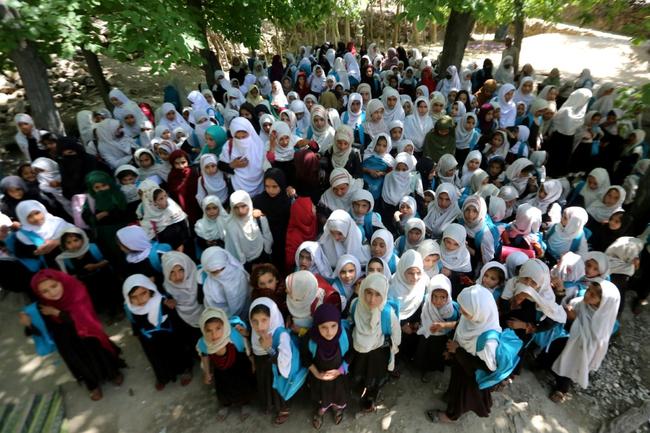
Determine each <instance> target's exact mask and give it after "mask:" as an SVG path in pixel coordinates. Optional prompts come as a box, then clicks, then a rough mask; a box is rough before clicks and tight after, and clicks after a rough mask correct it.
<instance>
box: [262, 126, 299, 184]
mask: <svg viewBox="0 0 650 433" xmlns="http://www.w3.org/2000/svg"><path fill="white" fill-rule="evenodd" d="M298 140H299V138H298V137H296V136H295V135H293V134H292V133H291V130H290V129H289V126H288V125H287V124H286V123H284V122H282V121H277V122H275V123H274V124H273V126H272V127H271V135H270V136H269V143H268V146H269V150H268V152H267V153H266V158H267V159H268V161H269V162H270V163H271V166H272V167H273V168H275V169H278V170H280V171H282V173H284V175H285V177H286V178H287V179H288V182H289V184H290V185H295V175H294V173H295V171H296V164H295V162H294V157H295V154H296V143H297V142H298Z"/></svg>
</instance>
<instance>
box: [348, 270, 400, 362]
mask: <svg viewBox="0 0 650 433" xmlns="http://www.w3.org/2000/svg"><path fill="white" fill-rule="evenodd" d="M366 289H372V290H374V291H376V292H377V293H379V294H380V295H381V297H382V303H381V305H379V306H378V307H377V308H370V307H369V306H368V304H366V301H365V297H364V296H363V294H364V291H365V290H366ZM387 296H388V280H387V279H386V277H385V276H384V275H383V274H379V273H374V274H370V275H368V276H367V277H366V278H365V279H364V280H363V282H362V283H361V287H360V288H359V298H358V299H359V300H358V303H357V306H356V309H355V311H354V316H353V317H352V320H353V321H354V329H353V330H352V342H353V346H354V349H355V350H356V351H357V352H359V353H368V352H370V351H372V350H375V349H376V348H378V347H381V346H382V345H383V344H384V334H383V332H382V329H381V312H382V310H383V309H384V306H385V305H386V300H387V299H386V298H387ZM391 337H392V338H391V340H392V343H393V346H395V341H396V340H397V342H398V344H399V342H400V337H399V334H398V335H391ZM395 337H397V338H395Z"/></svg>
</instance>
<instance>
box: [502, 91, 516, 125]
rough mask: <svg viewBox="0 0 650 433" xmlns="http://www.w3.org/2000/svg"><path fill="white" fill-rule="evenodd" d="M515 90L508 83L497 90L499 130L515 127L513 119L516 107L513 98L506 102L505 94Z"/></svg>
mask: <svg viewBox="0 0 650 433" xmlns="http://www.w3.org/2000/svg"><path fill="white" fill-rule="evenodd" d="M512 90H515V86H513V85H512V84H510V83H506V84H504V85H503V86H501V87H500V88H499V93H498V96H497V101H498V103H499V107H500V108H501V117H500V118H499V126H500V127H501V128H507V127H508V126H515V119H516V118H517V105H516V104H515V101H514V96H513V97H512V98H511V99H510V101H506V98H505V96H506V93H508V92H510V91H512Z"/></svg>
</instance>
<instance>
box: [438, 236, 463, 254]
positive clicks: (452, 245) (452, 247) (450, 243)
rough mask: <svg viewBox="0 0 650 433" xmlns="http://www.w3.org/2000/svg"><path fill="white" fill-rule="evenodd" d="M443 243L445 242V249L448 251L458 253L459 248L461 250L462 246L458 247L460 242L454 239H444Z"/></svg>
mask: <svg viewBox="0 0 650 433" xmlns="http://www.w3.org/2000/svg"><path fill="white" fill-rule="evenodd" d="M442 241H443V242H444V244H445V249H446V250H447V251H456V250H457V249H458V248H460V245H458V242H456V241H455V240H453V239H452V238H444V239H443V240H442Z"/></svg>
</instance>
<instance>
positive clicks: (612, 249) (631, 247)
mask: <svg viewBox="0 0 650 433" xmlns="http://www.w3.org/2000/svg"><path fill="white" fill-rule="evenodd" d="M644 246H645V242H644V241H642V240H641V239H639V238H634V237H632V236H622V237H620V238H618V239H616V240H615V241H614V242H613V243H612V244H611V245H610V246H609V247H607V249H606V250H605V254H606V255H607V257H608V259H609V273H610V275H611V281H612V282H613V283H614V284H615V285H616V287H618V289H619V292H620V293H621V300H622V301H624V300H625V291H626V290H627V288H628V287H627V286H628V281H629V279H630V278H631V277H632V276H633V275H634V274H635V273H636V271H637V270H638V269H639V267H640V265H641V262H640V257H639V256H640V254H641V252H642V251H643V248H644ZM641 284H647V282H645V281H644V282H643V283H641ZM624 306H625V303H624V302H621V311H622V308H623V307H624Z"/></svg>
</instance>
